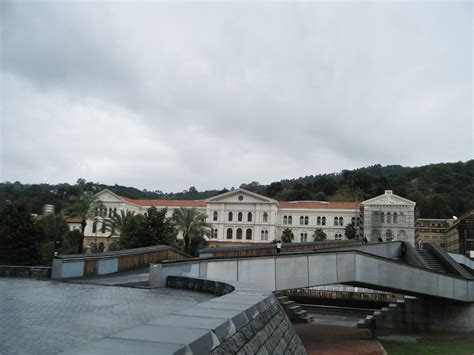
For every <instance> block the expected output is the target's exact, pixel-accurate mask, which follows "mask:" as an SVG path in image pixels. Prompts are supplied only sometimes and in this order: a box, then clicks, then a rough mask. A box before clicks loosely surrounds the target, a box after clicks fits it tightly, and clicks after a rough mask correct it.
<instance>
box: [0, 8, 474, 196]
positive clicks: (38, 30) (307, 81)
mask: <svg viewBox="0 0 474 355" xmlns="http://www.w3.org/2000/svg"><path fill="white" fill-rule="evenodd" d="M0 13H1V19H0V23H1V26H2V28H1V60H2V61H1V72H0V79H1V102H0V105H1V112H0V113H1V131H0V138H1V151H0V158H1V159H0V163H1V164H0V181H11V182H13V181H16V180H19V181H21V182H24V183H40V182H48V183H58V182H69V183H74V182H75V181H76V180H77V179H78V178H80V177H81V178H85V179H86V180H88V181H94V182H101V183H106V184H115V183H117V184H121V185H131V186H135V187H138V188H147V189H149V190H155V189H159V190H162V191H165V192H177V191H181V190H183V189H187V188H188V187H189V186H195V187H196V188H197V189H198V190H204V189H221V188H223V187H227V188H230V187H232V186H235V187H238V186H239V185H240V184H241V183H244V182H246V183H248V182H251V181H258V182H260V183H262V184H264V183H270V182H272V181H278V180H280V179H285V178H296V177H300V176H305V175H310V174H319V173H330V172H338V171H340V170H342V169H353V168H358V167H363V166H367V165H373V164H378V163H380V164H382V165H386V164H401V165H404V166H419V165H425V164H429V163H437V162H453V161H466V160H469V159H472V158H473V155H474V154H473V152H474V140H473V135H474V134H473V132H474V131H473V90H472V89H473V55H472V53H473V43H474V42H473V9H472V2H471V1H443V2H427V1H400V2H394V1H390V2H389V1H385V2H378V3H375V2H356V1H347V2H331V3H329V2H304V3H303V2H301V3H300V2H280V3H270V2H260V3H254V2H234V3H228V2H226V3H215V2H207V3H197V2H193V3H184V2H178V3H176V2H173V3H172V2H141V3H132V2H109V1H103V2H99V1H98V2H76V3H70V2H66V1H62V2H61V1H57V2H43V1H35V2H27V1H22V2H20V1H5V0H3V1H1V11H0Z"/></svg>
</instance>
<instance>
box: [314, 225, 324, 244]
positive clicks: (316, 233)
mask: <svg viewBox="0 0 474 355" xmlns="http://www.w3.org/2000/svg"><path fill="white" fill-rule="evenodd" d="M326 238H327V235H326V233H324V232H323V230H322V229H321V228H318V229H316V230H315V231H314V233H313V240H314V241H315V242H317V241H322V240H326Z"/></svg>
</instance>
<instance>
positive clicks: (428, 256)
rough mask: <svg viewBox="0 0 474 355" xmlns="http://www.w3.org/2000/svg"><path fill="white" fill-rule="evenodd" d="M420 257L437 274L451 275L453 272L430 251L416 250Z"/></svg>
mask: <svg viewBox="0 0 474 355" xmlns="http://www.w3.org/2000/svg"><path fill="white" fill-rule="evenodd" d="M416 252H417V253H418V255H419V256H420V257H421V258H422V259H423V260H424V261H425V262H426V263H427V264H428V265H429V267H430V269H431V270H433V271H437V272H443V273H448V274H450V273H451V271H450V270H449V269H448V268H447V267H446V266H445V265H444V264H443V263H442V262H441V261H440V260H439V259H438V258H437V257H436V256H435V255H434V254H433V253H432V252H431V250H428V249H416Z"/></svg>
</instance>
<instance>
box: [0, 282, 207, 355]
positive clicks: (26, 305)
mask: <svg viewBox="0 0 474 355" xmlns="http://www.w3.org/2000/svg"><path fill="white" fill-rule="evenodd" d="M211 298H213V296H211V295H207V294H202V293H197V292H191V291H184V290H175V289H167V288H163V289H152V290H148V289H137V288H129V287H107V286H98V285H91V284H76V283H64V282H56V281H38V280H29V279H28V280H25V279H14V278H11V279H8V278H5V279H0V354H57V353H59V352H61V351H64V350H68V349H70V348H73V347H77V346H81V345H85V344H88V343H89V342H90V341H94V340H97V339H100V338H102V337H104V336H106V335H109V334H111V333H114V332H117V331H119V330H121V329H125V328H128V327H132V326H136V325H138V324H142V323H144V322H147V321H150V320H152V319H156V318H160V317H164V316H166V315H168V314H170V313H172V312H175V311H181V310H183V309H184V308H188V307H192V306H193V305H195V304H197V303H200V302H204V301H206V300H208V299H211Z"/></svg>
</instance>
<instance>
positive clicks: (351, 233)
mask: <svg viewBox="0 0 474 355" xmlns="http://www.w3.org/2000/svg"><path fill="white" fill-rule="evenodd" d="M344 234H345V236H346V238H347V239H350V240H352V239H354V238H355V236H356V229H355V227H354V225H353V224H352V223H349V224H348V225H347V226H346V228H345V229H344Z"/></svg>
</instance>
